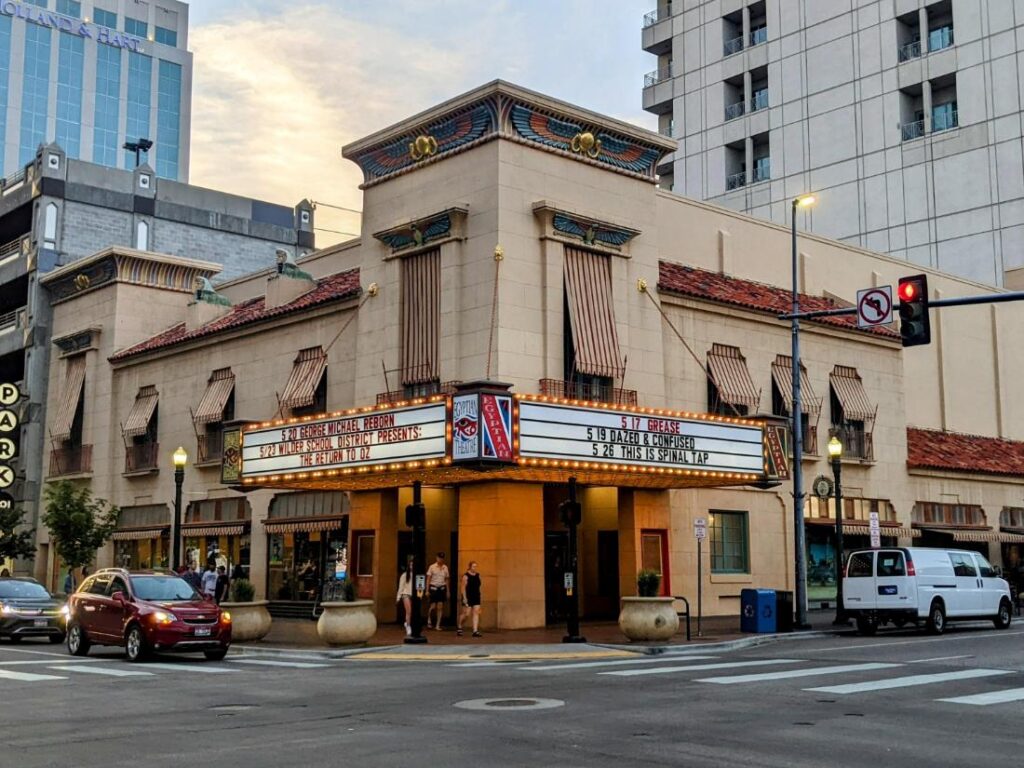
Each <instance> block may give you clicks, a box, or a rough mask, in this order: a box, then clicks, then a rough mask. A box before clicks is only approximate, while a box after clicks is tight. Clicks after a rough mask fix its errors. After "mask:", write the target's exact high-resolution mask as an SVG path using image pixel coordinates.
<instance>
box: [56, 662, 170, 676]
mask: <svg viewBox="0 0 1024 768" xmlns="http://www.w3.org/2000/svg"><path fill="white" fill-rule="evenodd" d="M48 669H56V670H59V671H61V672H87V673H89V674H90V675H106V676H107V677H153V673H152V672H142V671H141V670H135V669H117V668H116V667H98V666H91V667H90V666H85V665H83V666H78V665H77V664H62V665H60V666H54V667H48Z"/></svg>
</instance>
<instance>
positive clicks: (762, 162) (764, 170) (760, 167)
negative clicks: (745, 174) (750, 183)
mask: <svg viewBox="0 0 1024 768" xmlns="http://www.w3.org/2000/svg"><path fill="white" fill-rule="evenodd" d="M771 177H772V159H771V157H769V156H768V155H762V156H761V157H755V158H754V183H757V182H759V181H768V179H770V178H771Z"/></svg>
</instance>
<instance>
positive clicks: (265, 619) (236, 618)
mask: <svg viewBox="0 0 1024 768" xmlns="http://www.w3.org/2000/svg"><path fill="white" fill-rule="evenodd" d="M267 605H268V603H267V601H266V600H256V601H255V602H252V603H221V604H220V607H221V608H226V609H227V610H228V611H230V612H231V642H233V643H247V642H251V641H253V640H262V639H263V638H264V637H266V636H267V633H268V632H269V631H270V624H271V618H270V611H268V610H267Z"/></svg>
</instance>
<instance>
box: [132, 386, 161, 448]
mask: <svg viewBox="0 0 1024 768" xmlns="http://www.w3.org/2000/svg"><path fill="white" fill-rule="evenodd" d="M159 399H160V395H159V394H158V393H157V391H156V387H154V386H152V385H148V386H145V387H141V388H140V389H139V394H137V395H136V396H135V403H134V404H133V405H132V409H131V411H130V412H129V413H128V418H127V419H125V422H124V427H123V431H124V436H125V437H141V436H142V435H144V434H146V431H147V430H148V429H149V420H150V419H152V418H153V411H155V410H156V403H157V400H159Z"/></svg>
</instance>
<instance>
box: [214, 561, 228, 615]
mask: <svg viewBox="0 0 1024 768" xmlns="http://www.w3.org/2000/svg"><path fill="white" fill-rule="evenodd" d="M230 587H231V579H229V578H228V571H227V569H226V568H225V567H224V566H223V565H218V566H217V594H216V599H217V603H218V605H219V604H220V603H223V602H224V601H225V600H227V599H228V589H230Z"/></svg>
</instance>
